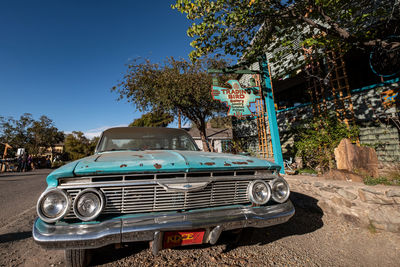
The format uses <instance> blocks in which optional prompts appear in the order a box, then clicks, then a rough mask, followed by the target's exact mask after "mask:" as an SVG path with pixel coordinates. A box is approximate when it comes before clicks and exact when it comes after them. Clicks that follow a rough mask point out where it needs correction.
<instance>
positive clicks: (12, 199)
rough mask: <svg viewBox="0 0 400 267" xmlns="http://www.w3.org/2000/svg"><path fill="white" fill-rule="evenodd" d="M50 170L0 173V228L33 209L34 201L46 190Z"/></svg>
mask: <svg viewBox="0 0 400 267" xmlns="http://www.w3.org/2000/svg"><path fill="white" fill-rule="evenodd" d="M50 171H51V170H47V169H40V170H35V171H32V172H20V173H0V211H1V213H0V227H2V226H4V225H6V224H7V223H10V222H11V221H13V219H15V216H17V215H20V214H21V213H23V212H28V211H29V210H30V209H35V206H36V201H37V199H38V197H39V196H40V194H41V193H42V192H43V190H44V189H45V188H46V180H45V178H46V176H47V175H48V173H49V172H50Z"/></svg>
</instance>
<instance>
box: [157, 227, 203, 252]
mask: <svg viewBox="0 0 400 267" xmlns="http://www.w3.org/2000/svg"><path fill="white" fill-rule="evenodd" d="M203 237H204V230H194V231H174V232H164V238H163V248H172V247H177V246H186V245H196V244H202V243H203Z"/></svg>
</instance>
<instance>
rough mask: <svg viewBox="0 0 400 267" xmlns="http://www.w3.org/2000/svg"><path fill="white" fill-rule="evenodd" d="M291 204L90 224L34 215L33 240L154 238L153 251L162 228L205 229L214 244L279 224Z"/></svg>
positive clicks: (88, 244) (58, 243)
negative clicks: (233, 233)
mask: <svg viewBox="0 0 400 267" xmlns="http://www.w3.org/2000/svg"><path fill="white" fill-rule="evenodd" d="M294 212H295V210H294V207H293V204H292V203H291V202H290V200H288V201H287V202H285V203H283V204H277V205H272V206H265V207H234V208H232V207H230V208H226V207H225V208H219V209H215V208H214V209H206V210H204V209H203V210H197V211H191V212H180V213H176V212H165V213H156V214H150V215H145V216H125V217H121V218H115V219H111V220H107V221H104V222H101V223H93V224H66V225H54V224H48V223H45V222H44V221H42V220H41V219H39V218H37V219H36V221H35V223H34V225H33V233H32V235H33V239H34V240H35V241H36V243H38V244H40V245H41V246H43V247H45V248H49V249H77V248H98V247H102V246H105V245H109V244H116V243H124V242H136V241H154V242H153V243H154V244H155V245H153V252H154V253H157V251H158V250H159V249H160V246H161V240H162V233H163V232H165V231H177V230H191V229H205V235H204V239H203V242H204V243H211V244H215V243H216V242H217V240H218V238H219V235H220V233H221V232H222V231H225V230H232V229H238V228H245V227H256V228H262V227H267V226H272V225H276V224H281V223H284V222H286V221H288V220H289V219H290V218H291V217H292V216H293V215H294Z"/></svg>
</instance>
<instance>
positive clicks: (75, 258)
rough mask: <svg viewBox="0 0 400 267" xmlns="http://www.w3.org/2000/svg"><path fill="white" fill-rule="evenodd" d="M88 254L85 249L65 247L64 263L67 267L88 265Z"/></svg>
mask: <svg viewBox="0 0 400 267" xmlns="http://www.w3.org/2000/svg"><path fill="white" fill-rule="evenodd" d="M89 261H90V254H89V250H87V249H66V250H65V265H66V266H68V267H85V266H88V265H89Z"/></svg>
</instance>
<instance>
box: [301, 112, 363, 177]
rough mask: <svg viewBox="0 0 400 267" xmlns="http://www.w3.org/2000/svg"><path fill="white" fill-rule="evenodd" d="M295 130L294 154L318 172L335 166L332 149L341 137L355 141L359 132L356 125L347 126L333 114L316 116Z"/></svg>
mask: <svg viewBox="0 0 400 267" xmlns="http://www.w3.org/2000/svg"><path fill="white" fill-rule="evenodd" d="M295 131H296V133H297V134H296V136H297V138H296V140H295V148H296V150H297V153H296V156H300V157H302V159H303V162H304V164H305V165H306V166H307V167H309V168H312V169H317V170H318V171H319V172H324V171H327V170H330V169H332V168H335V155H334V149H335V148H336V147H337V146H338V145H339V143H340V141H341V140H342V139H343V138H350V139H351V140H352V141H355V140H356V139H357V138H358V133H359V131H358V128H357V127H356V126H350V127H348V126H347V125H346V124H345V123H342V122H340V121H339V120H338V119H337V117H336V115H335V114H329V115H326V116H320V117H316V118H314V119H313V120H311V121H307V122H305V123H304V124H303V125H302V126H300V127H297V129H295Z"/></svg>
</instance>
